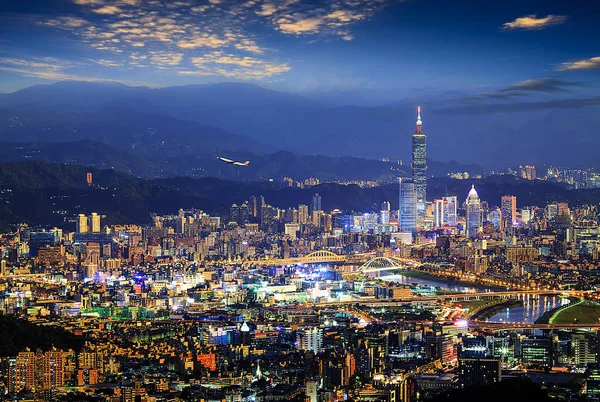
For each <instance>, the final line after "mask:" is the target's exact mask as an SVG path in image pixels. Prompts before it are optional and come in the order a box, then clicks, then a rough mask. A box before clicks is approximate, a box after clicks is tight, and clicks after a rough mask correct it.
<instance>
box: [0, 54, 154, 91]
mask: <svg viewBox="0 0 600 402" xmlns="http://www.w3.org/2000/svg"><path fill="white" fill-rule="evenodd" d="M91 61H93V62H94V63H97V64H102V63H103V62H107V63H109V61H108V60H104V61H101V60H91ZM86 65H87V64H86V63H82V62H73V61H70V60H61V59H57V58H54V57H44V58H33V59H19V58H8V57H0V71H6V72H10V73H15V74H19V75H22V76H25V77H32V78H39V79H44V80H51V81H65V80H73V81H87V82H121V83H123V84H129V85H146V86H155V85H153V84H149V83H146V82H139V81H130V80H116V79H108V78H102V77H93V76H88V75H79V74H75V73H72V72H70V70H71V69H73V68H77V67H85V66H86Z"/></svg>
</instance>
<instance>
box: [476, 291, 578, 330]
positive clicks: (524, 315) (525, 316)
mask: <svg viewBox="0 0 600 402" xmlns="http://www.w3.org/2000/svg"><path fill="white" fill-rule="evenodd" d="M518 297H519V299H520V300H522V301H523V305H522V306H517V307H513V308H510V309H504V310H502V311H500V312H499V313H497V314H496V315H494V316H492V317H490V318H489V319H488V321H490V322H507V321H508V322H524V323H528V324H533V323H534V322H535V320H537V319H538V318H540V317H541V316H542V315H543V314H544V313H545V312H546V311H548V310H552V309H553V308H556V307H559V306H562V305H565V304H568V303H569V299H566V298H562V297H559V296H539V295H520V296H518Z"/></svg>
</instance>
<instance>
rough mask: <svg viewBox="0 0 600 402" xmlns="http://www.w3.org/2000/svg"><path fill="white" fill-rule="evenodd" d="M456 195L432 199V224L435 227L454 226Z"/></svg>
mask: <svg viewBox="0 0 600 402" xmlns="http://www.w3.org/2000/svg"><path fill="white" fill-rule="evenodd" d="M457 204H458V202H457V199H456V196H451V197H443V198H442V199H438V200H434V201H433V224H434V226H436V227H442V226H456V205H457Z"/></svg>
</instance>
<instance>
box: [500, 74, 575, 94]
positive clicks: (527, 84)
mask: <svg viewBox="0 0 600 402" xmlns="http://www.w3.org/2000/svg"><path fill="white" fill-rule="evenodd" d="M580 84H581V83H579V82H571V81H564V80H561V79H558V78H552V77H545V78H538V79H531V80H525V81H520V82H517V83H516V84H513V85H511V86H509V87H507V88H504V89H501V90H500V91H499V92H505V93H506V92H520V93H521V92H567V91H568V90H569V87H573V86H578V85H580Z"/></svg>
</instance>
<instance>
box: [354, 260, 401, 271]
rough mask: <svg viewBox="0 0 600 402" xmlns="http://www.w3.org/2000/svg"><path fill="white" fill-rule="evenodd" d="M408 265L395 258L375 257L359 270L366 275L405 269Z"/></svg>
mask: <svg viewBox="0 0 600 402" xmlns="http://www.w3.org/2000/svg"><path fill="white" fill-rule="evenodd" d="M406 265H407V263H406V262H404V261H402V260H400V259H399V258H394V257H375V258H372V259H370V260H369V261H367V262H365V263H364V264H363V265H361V267H360V268H359V270H358V271H359V272H361V273H364V274H369V273H374V272H381V271H393V270H397V269H405V268H406Z"/></svg>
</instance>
